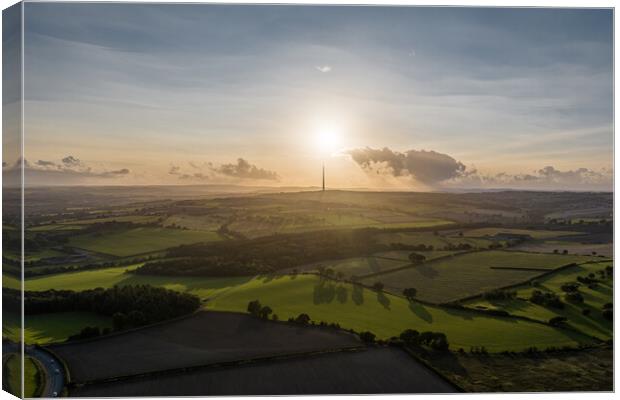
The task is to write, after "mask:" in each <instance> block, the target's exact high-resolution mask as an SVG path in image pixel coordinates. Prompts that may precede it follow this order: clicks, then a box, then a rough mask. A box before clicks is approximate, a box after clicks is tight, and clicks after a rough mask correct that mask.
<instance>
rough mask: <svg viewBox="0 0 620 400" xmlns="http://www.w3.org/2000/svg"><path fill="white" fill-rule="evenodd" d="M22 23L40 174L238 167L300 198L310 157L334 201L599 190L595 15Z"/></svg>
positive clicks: (157, 9) (335, 12)
mask: <svg viewBox="0 0 620 400" xmlns="http://www.w3.org/2000/svg"><path fill="white" fill-rule="evenodd" d="M25 21H26V22H25V23H26V27H25V31H26V32H25V65H26V68H25V77H26V85H25V96H26V127H25V128H26V150H27V154H26V156H27V158H28V159H29V161H30V162H31V163H35V162H36V161H38V160H41V161H44V162H53V163H54V164H53V165H52V164H45V163H43V164H41V165H40V166H39V167H38V168H39V169H50V168H56V169H59V170H60V169H62V170H63V171H64V170H69V169H71V168H73V169H72V176H74V177H75V176H79V174H80V173H83V172H85V171H88V173H89V175H88V174H87V175H85V176H84V180H89V181H93V180H94V181H97V182H98V181H99V180H101V181H105V182H109V181H110V179H114V180H115V181H118V182H123V183H179V182H184V183H190V182H193V183H209V182H212V183H216V182H239V183H251V184H255V183H257V182H256V181H257V180H256V179H255V178H256V177H257V176H259V177H260V176H261V175H260V174H259V175H256V174H254V175H247V176H246V175H244V173H242V172H239V171H240V170H239V168H242V169H243V168H246V164H242V163H239V162H238V159H239V158H242V159H244V160H247V161H248V163H249V165H250V166H254V168H255V170H264V171H266V172H275V173H276V174H277V177H278V180H277V184H281V185H289V184H290V185H309V184H316V183H317V178H318V175H319V173H320V171H319V170H318V169H317V168H316V166H317V165H318V163H320V162H321V161H323V160H325V161H326V162H327V163H328V170H329V172H330V178H331V181H330V182H331V183H332V184H333V185H334V186H340V187H362V186H363V187H369V186H372V187H383V186H406V187H408V186H410V187H414V188H423V187H428V186H430V187H433V188H436V187H444V186H450V185H457V186H458V185H461V186H468V185H474V186H475V185H481V184H484V185H503V186H515V187H519V186H520V185H521V186H522V185H526V184H525V183H523V182H525V181H527V182H528V183H527V185H534V186H537V187H538V186H540V187H545V188H555V187H559V188H575V189H580V188H590V187H594V188H598V187H599V186H600V187H609V186H610V182H611V181H610V176H611V175H610V172H609V171H610V170H611V168H612V129H613V126H612V117H613V114H612V112H613V111H612V96H613V85H612V64H613V59H612V57H613V56H612V12H611V11H610V10H561V9H482V8H469V9H463V8H419V7H336V6H330V7H310V6H225V5H179V4H176V5H144V4H139V5H128V4H59V3H47V4H46V3H27V4H26V9H25ZM325 126H330V127H336V128H333V129H331V128H330V129H331V130H330V132H331V131H334V132H335V133H334V135H337V136H338V140H337V144H338V148H337V149H330V152H329V154H325V153H326V152H325V148H324V146H323V148H321V146H317V143H316V142H317V140H316V137H317V136H321V130H325V129H326V128H325ZM367 147H369V148H371V149H382V148H385V147H387V148H388V149H389V150H390V153H389V154H391V155H392V156H393V158H391V159H393V160H400V161H398V162H401V163H409V164H407V165H414V166H415V168H419V165H420V164H419V163H418V158H420V157H422V158H424V159H425V160H426V159H428V158H429V157H430V158H432V157H434V156H432V154H431V156H429V154H430V151H433V152H435V153H441V154H443V155H447V156H449V157H450V158H452V159H454V161H456V162H458V163H461V164H463V165H464V166H465V169H464V170H462V169H459V170H458V171H456V170H455V174H454V175H451V174H448V175H446V176H447V177H448V178H446V179H445V180H443V179H440V180H438V181H433V182H428V181H425V182H422V181H423V180H422V179H417V178H416V172H417V171H416V170H415V168H414V167H411V168H405V169H404V170H403V171H404V172H405V173H403V174H400V175H398V174H395V173H394V171H393V169H392V170H391V169H390V168H389V161H390V160H388V159H386V158H376V157H375V158H372V157H371V158H369V159H365V160H367V161H369V162H368V163H366V164H360V163H358V162H356V161H355V160H354V159H352V157H351V156H350V154H351V151H358V150H362V149H366V148H367ZM336 150H337V151H336ZM421 150H425V151H428V153H427V152H424V153H422V152H421ZM410 151H414V153H410ZM333 153H337V154H333ZM356 154H359V153H356ZM373 154H374V155H376V153H373ZM382 154H383V155H382V156H381V157H383V156H385V154H388V153H382ZM68 155H71V156H72V157H74V158H76V159H79V160H80V166H79V168H81V169H75V168H77V167H75V166H70V165H64V164H63V163H62V161H61V160H62V159H63V158H65V157H67V156H68ZM392 156H390V157H392ZM373 157H374V156H373ZM411 157H414V159H412V158H411ZM416 157H417V158H416ZM412 160H413V161H412ZM442 160H443V159H442ZM410 161H411V162H410ZM414 161H415V162H414ZM435 161H436V160H435V159H433V160H432V162H435ZM440 161H441V160H440ZM227 165H229V166H232V167H234V168H237V169H235V170H234V171H236V173H234V174H227V173H225V172H226V171H230V169H226V168H224V167H225V166H227ZM433 165H434V164H433ZM455 165H456V164H455ZM386 166H388V167H386ZM547 166H552V167H553V168H554V171H558V172H559V173H561V174H563V175H555V177H554V178H553V179H551V178H548V176H547V175H545V174H544V173H543V172H542V171H541V169H542V168H544V167H547ZM74 167H75V168H74ZM426 167H427V165H426V164H425V165H424V168H426ZM431 167H432V165H431V166H429V168H431ZM580 168H582V169H585V170H586V171H584V172H583V173H579V172H578V171H580V170H579V169H580ZM246 169H247V168H246ZM120 170H127V171H129V173H123V174H106V173H107V172H111V171H120ZM464 171H466V172H464ZM474 171H475V172H474ZM570 172H572V174H568V173H570ZM502 173H503V175H501V179H500V178H499V177H500V175H498V174H502ZM76 174H77V175H76ZM418 175H419V174H418ZM265 176H266V177H273V176H275V175H269V174H267V175H265ZM432 176H435V175H432ZM439 176H441V174H439ZM524 176H532V177H535V178H537V179H529V178H528V179H519V177H524ZM506 177H508V178H506ZM569 177H570V178H569ZM418 178H419V176H418ZM538 178H540V179H538ZM259 180H260V179H259ZM270 180H273V179H267V182H262V183H267V184H270V183H273V182H269V181H270ZM594 181H596V182H594Z"/></svg>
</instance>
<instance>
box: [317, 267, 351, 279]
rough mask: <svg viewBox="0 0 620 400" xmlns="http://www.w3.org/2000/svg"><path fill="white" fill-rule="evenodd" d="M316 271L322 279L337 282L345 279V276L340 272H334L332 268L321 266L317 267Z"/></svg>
mask: <svg viewBox="0 0 620 400" xmlns="http://www.w3.org/2000/svg"><path fill="white" fill-rule="evenodd" d="M316 270H317V272H318V273H319V276H320V277H322V278H329V279H337V280H343V279H344V278H345V275H344V273H343V272H342V271H334V269H333V268H329V267H325V266H323V265H320V266H318V267H317V269H316Z"/></svg>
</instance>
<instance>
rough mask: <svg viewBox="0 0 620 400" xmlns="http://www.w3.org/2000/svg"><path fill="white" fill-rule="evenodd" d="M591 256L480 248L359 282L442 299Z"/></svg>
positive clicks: (509, 282) (525, 277) (514, 281)
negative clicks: (376, 283) (412, 291)
mask: <svg viewBox="0 0 620 400" xmlns="http://www.w3.org/2000/svg"><path fill="white" fill-rule="evenodd" d="M590 259H592V258H591V257H583V256H564V255H558V254H534V253H522V252H514V251H482V252H473V253H466V254H460V255H455V256H454V257H449V258H443V259H440V260H437V261H430V262H426V263H424V264H420V265H415V266H411V267H410V268H406V269H402V270H399V271H395V272H388V273H385V274H381V275H378V276H374V277H370V278H367V279H363V280H362V282H363V283H364V284H366V285H369V286H370V285H373V284H374V283H375V282H381V283H383V284H384V285H385V287H386V290H388V291H391V292H393V293H397V294H400V293H401V292H402V290H403V289H405V288H408V287H413V288H415V289H417V290H418V298H419V299H421V300H425V301H430V302H433V303H445V302H449V301H454V300H458V299H461V298H464V297H469V296H473V295H476V294H479V293H483V292H486V291H489V290H493V289H496V288H499V287H503V286H508V285H513V284H517V283H519V282H523V281H526V280H528V279H530V278H533V277H535V276H537V275H540V274H541V273H543V272H544V271H536V270H525V269H519V268H538V269H541V270H552V269H555V268H558V267H561V266H563V265H567V264H570V263H576V262H582V261H587V260H590ZM500 268H504V269H500Z"/></svg>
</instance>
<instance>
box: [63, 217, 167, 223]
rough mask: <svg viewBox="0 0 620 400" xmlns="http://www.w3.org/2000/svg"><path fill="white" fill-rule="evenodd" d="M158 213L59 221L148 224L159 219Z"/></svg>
mask: <svg viewBox="0 0 620 400" xmlns="http://www.w3.org/2000/svg"><path fill="white" fill-rule="evenodd" d="M158 218H159V217H157V216H156V215H121V216H117V217H103V218H88V219H76V220H69V221H63V222H59V223H58V224H59V225H90V224H99V223H104V222H133V223H134V224H147V223H150V222H155V221H157V219H158Z"/></svg>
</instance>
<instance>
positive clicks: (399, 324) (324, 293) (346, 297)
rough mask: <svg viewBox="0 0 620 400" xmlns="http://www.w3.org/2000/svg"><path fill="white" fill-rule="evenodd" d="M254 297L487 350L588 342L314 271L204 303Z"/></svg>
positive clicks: (279, 309) (241, 305)
mask: <svg viewBox="0 0 620 400" xmlns="http://www.w3.org/2000/svg"><path fill="white" fill-rule="evenodd" d="M257 299H258V300H259V301H260V302H261V303H262V304H266V305H269V306H270V307H271V308H273V310H274V312H275V313H276V314H277V315H278V316H279V318H280V319H287V318H289V317H293V316H297V315H299V314H300V313H307V314H308V315H310V317H311V318H312V320H314V321H325V322H337V323H339V324H340V325H341V326H342V327H344V328H352V329H355V330H356V331H366V330H368V331H372V332H374V333H375V334H376V335H377V336H378V337H380V338H384V339H387V338H389V337H392V336H397V335H398V334H400V333H401V332H402V331H403V330H405V329H407V328H412V329H417V330H419V331H426V330H432V331H440V332H444V333H446V335H447V336H448V339H449V341H450V343H451V346H452V348H453V349H458V348H460V347H462V348H464V349H469V347H470V346H480V345H484V346H485V347H486V348H487V349H488V350H489V351H503V350H522V349H524V348H527V347H530V346H537V347H539V348H546V347H549V346H562V345H568V346H574V345H576V344H577V343H580V342H584V343H587V342H590V339H588V338H587V337H584V336H583V335H580V334H578V333H573V332H570V331H566V330H558V329H555V328H551V327H549V326H547V325H543V324H537V323H531V322H527V321H522V320H515V319H506V318H493V317H487V316H483V315H479V314H473V313H468V312H463V311H459V310H448V309H442V308H440V307H433V306H426V305H422V304H419V303H414V304H409V302H408V301H406V300H405V299H403V298H400V297H396V296H392V295H390V294H377V293H376V292H373V291H371V290H368V289H364V288H362V287H360V286H357V287H354V286H353V285H350V284H346V283H338V284H335V283H333V282H332V281H327V282H323V281H321V280H320V279H319V278H318V277H317V276H314V275H298V276H282V277H277V278H273V279H252V280H250V281H248V282H245V283H243V284H240V285H238V286H235V287H231V288H228V289H227V290H223V291H219V292H218V293H216V294H215V295H214V296H213V298H212V299H211V301H209V302H208V304H207V308H208V309H211V310H215V311H239V312H245V310H246V307H247V304H248V302H250V301H252V300H257Z"/></svg>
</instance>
